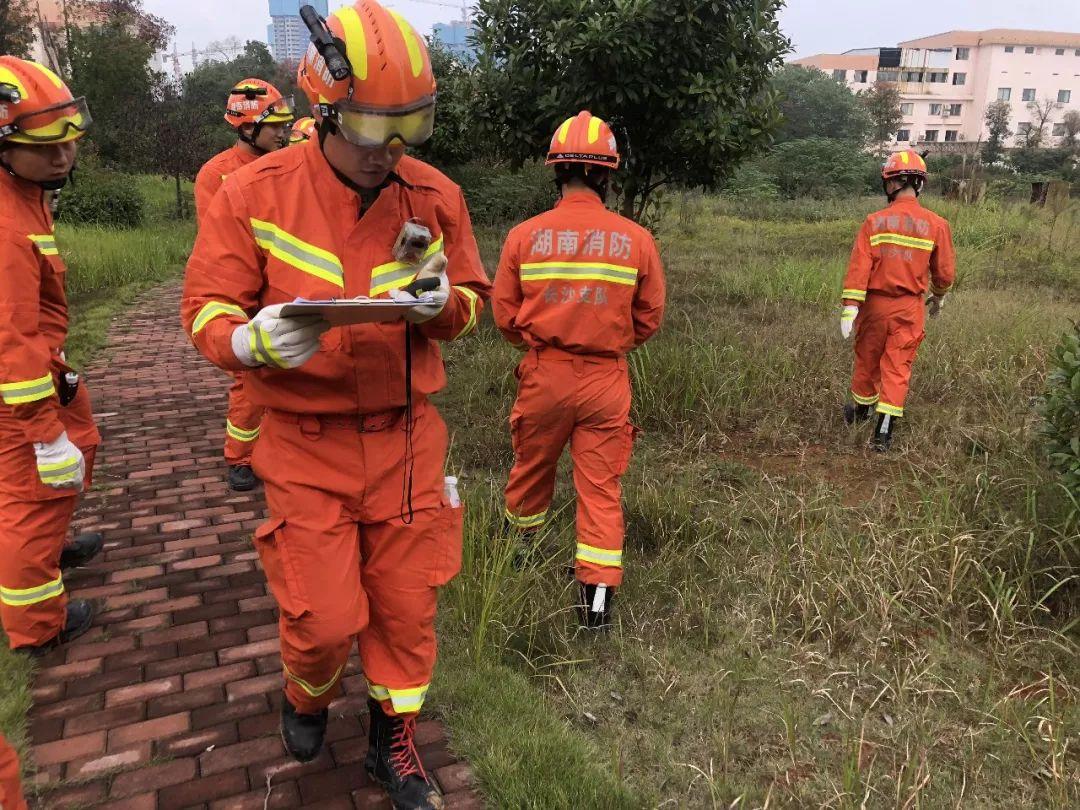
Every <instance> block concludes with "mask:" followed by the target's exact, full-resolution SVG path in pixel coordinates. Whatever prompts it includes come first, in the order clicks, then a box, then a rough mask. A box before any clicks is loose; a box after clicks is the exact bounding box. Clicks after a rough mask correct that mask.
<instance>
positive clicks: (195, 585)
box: [30, 284, 481, 810]
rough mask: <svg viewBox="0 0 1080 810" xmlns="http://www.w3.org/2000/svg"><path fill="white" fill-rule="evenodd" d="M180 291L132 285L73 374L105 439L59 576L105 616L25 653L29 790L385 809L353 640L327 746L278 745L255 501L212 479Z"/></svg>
mask: <svg viewBox="0 0 1080 810" xmlns="http://www.w3.org/2000/svg"><path fill="white" fill-rule="evenodd" d="M179 295H180V290H179V286H178V285H176V284H171V285H169V286H167V287H164V288H158V289H155V290H153V291H150V292H148V293H145V294H143V295H142V296H141V297H140V298H139V299H138V300H137V302H136V304H135V305H134V306H133V307H132V308H131V309H130V310H128V314H127V315H126V316H125V319H124V321H123V322H122V323H121V322H117V324H116V325H115V326H114V330H113V333H112V335H111V338H110V342H109V349H108V351H107V352H106V353H105V355H104V359H101V360H99V361H98V362H97V363H96V364H95V365H93V366H91V367H90V368H89V370H88V372H87V377H88V379H89V385H90V386H91V387H92V391H93V395H94V410H95V413H96V415H97V418H98V420H99V425H100V428H101V432H102V436H103V444H102V448H101V452H100V453H99V456H98V459H99V461H98V464H99V466H98V470H97V473H96V475H95V478H96V482H95V486H94V489H93V491H92V492H90V493H88V495H87V497H86V498H85V499H84V501H83V505H82V508H81V511H80V513H79V515H78V518H77V520H76V525H78V526H79V527H80V528H85V529H100V530H102V531H104V532H105V533H106V540H107V543H106V547H105V548H106V551H105V553H104V555H103V558H102V559H101V561H99V562H98V563H96V564H95V565H93V566H91V567H90V568H88V569H86V570H84V571H81V572H77V573H75V574H74V575H73V576H71V577H70V578H69V579H68V587H69V590H70V591H71V592H72V593H73V595H75V596H78V597H83V598H87V599H93V600H94V601H95V602H96V603H97V604H98V607H99V609H100V611H101V615H100V616H99V618H98V619H97V621H96V622H95V626H94V628H93V630H91V631H90V633H88V634H87V635H86V636H85V637H83V638H82V639H79V641H77V642H76V643H75V644H73V645H71V646H70V647H68V648H65V649H63V650H58V651H56V652H54V653H53V654H52V655H51V656H50V657H49V658H47V659H45V660H44V661H42V662H41V665H40V667H39V669H38V672H37V675H36V678H35V682H34V687H33V697H34V709H33V711H32V713H31V716H30V736H31V741H32V751H33V758H34V760H35V764H36V767H37V768H38V774H37V777H36V779H35V780H34V782H35V785H34V788H35V789H36V792H37V804H36V805H35V806H36V807H42V808H72V807H108V808H110V810H172V809H173V808H188V807H192V808H214V809H215V810H217V809H219V808H230V809H232V810H240V809H241V808H263V807H264V806H265V807H275V808H297V807H311V808H316V807H317V808H320V810H334V808H353V807H356V808H365V809H366V810H370V809H371V808H376V807H389V803H388V801H386V799H385V798H384V795H383V793H382V791H381V790H380V789H379V788H377V787H376V786H374V785H372V784H370V783H369V781H368V779H367V776H366V775H365V773H364V770H363V767H362V762H361V761H362V759H363V757H364V754H365V753H366V751H367V730H366V726H365V725H364V724H365V723H366V716H364V717H359V716H360V715H361V714H363V713H364V712H366V690H367V684H366V682H365V681H364V677H363V675H362V674H361V673H360V671H359V667H358V662H357V660H356V658H355V656H354V658H353V660H352V661H350V664H349V668H348V670H347V677H345V679H344V688H345V695H344V696H343V697H342V698H341V699H339V700H338V701H337V702H335V703H334V704H333V705H332V706H331V708H330V717H331V719H330V728H329V733H328V740H327V745H326V748H325V749H324V751H323V753H322V754H321V755H320V756H319V758H318V759H317V760H315V761H314V762H312V763H309V764H307V765H304V766H301V765H299V764H298V763H296V762H294V761H293V760H292V759H291V758H288V757H287V756H286V755H285V753H284V750H283V747H282V744H281V740H280V738H279V736H278V711H279V708H280V695H281V664H280V660H279V658H278V634H277V624H276V618H277V617H276V612H275V609H274V601H273V599H272V598H271V597H270V596H269V595H268V593H267V588H266V582H265V579H264V577H263V574H262V571H260V570H259V564H258V561H257V556H256V553H255V551H254V549H253V548H252V545H251V532H252V530H253V529H254V528H255V526H257V525H258V524H259V523H260V522H261V520H262V519H263V517H264V515H265V507H264V505H263V500H262V495H261V492H255V493H233V492H231V491H230V490H229V489H228V488H227V486H226V484H225V476H224V473H225V470H224V467H223V463H224V462H223V461H222V459H221V438H222V437H221V432H222V429H223V428H222V424H223V419H224V412H225V395H226V382H227V377H226V376H225V375H224V374H222V373H221V372H220V371H218V370H217V369H215V368H213V367H212V366H211V365H210V364H209V363H207V362H206V361H205V360H203V359H202V358H201V357H200V356H199V355H198V354H197V353H196V352H195V350H194V349H192V348H191V346H190V345H189V343H188V341H187V339H186V337H185V336H184V334H183V332H182V331H181V329H180V326H179V321H178V316H177V312H178V307H179ZM358 718H359V719H358ZM418 741H419V742H420V743H421V745H422V747H421V748H420V751H421V753H422V755H423V758H424V761H425V763H426V764H427V765H428V767H429V768H430V769H432V770H433V771H434V773H435V776H436V778H437V779H438V780H439V781H440V782H441V784H442V786H443V788H444V789H445V790H446V791H447V793H448V798H447V806H448V807H451V808H469V807H480V806H481V805H480V802H479V800H478V798H477V797H476V796H475V795H474V794H473V793H472V792H471V790H470V789H469V785H470V784H471V774H470V770H469V768H468V766H466V765H464V764H463V763H460V762H458V761H456V760H455V758H454V757H453V756H452V755H451V754H450V753H448V751H447V747H446V741H445V735H444V731H443V728H442V727H441V725H439V724H438V723H436V722H432V721H429V722H426V723H423V724H421V726H420V731H419V733H418ZM268 785H270V787H271V788H272V792H271V793H270V798H269V801H267V800H266V795H267V786H268Z"/></svg>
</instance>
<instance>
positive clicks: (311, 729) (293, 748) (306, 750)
mask: <svg viewBox="0 0 1080 810" xmlns="http://www.w3.org/2000/svg"><path fill="white" fill-rule="evenodd" d="M328 716H329V712H328V711H327V710H326V709H323V710H322V711H321V712H319V713H318V714H300V713H299V712H298V711H296V707H295V706H293V705H292V704H291V703H290V702H289V699H288V698H285V700H284V702H282V704H281V741H282V742H284V743H285V750H286V751H288V752H289V753H290V754H292V755H293V758H294V759H296V761H297V762H311V760H313V759H315V757H317V756H318V755H319V751H321V750H322V746H323V739H324V738H325V737H326V720H327V717H328Z"/></svg>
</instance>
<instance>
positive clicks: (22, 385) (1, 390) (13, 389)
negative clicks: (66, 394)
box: [0, 374, 56, 405]
mask: <svg viewBox="0 0 1080 810" xmlns="http://www.w3.org/2000/svg"><path fill="white" fill-rule="evenodd" d="M55 393H56V387H55V386H54V385H53V378H52V374H46V375H45V376H44V377H38V378H37V379H35V380H20V381H18V382H9V383H0V399H3V400H4V404H5V405H25V404H26V403H27V402H37V401H38V400H39V399H46V398H47V397H51V396H53V395H54V394H55Z"/></svg>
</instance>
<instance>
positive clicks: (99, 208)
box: [57, 170, 146, 228]
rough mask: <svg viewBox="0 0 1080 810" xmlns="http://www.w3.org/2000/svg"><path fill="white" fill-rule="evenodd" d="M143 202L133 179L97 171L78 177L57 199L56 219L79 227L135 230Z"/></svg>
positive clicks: (143, 216) (140, 216) (143, 209)
mask: <svg viewBox="0 0 1080 810" xmlns="http://www.w3.org/2000/svg"><path fill="white" fill-rule="evenodd" d="M145 214H146V202H145V200H143V196H142V194H141V193H140V192H139V187H138V184H137V181H136V179H135V178H134V177H132V176H131V175H127V174H120V173H119V172H109V171H104V170H96V171H92V172H90V173H89V174H88V175H80V176H79V178H78V182H76V183H73V184H71V185H69V186H68V187H67V188H66V189H64V192H63V193H62V194H61V196H60V208H59V211H58V214H57V219H58V220H60V221H61V222H67V223H75V224H80V225H109V226H112V227H115V228H137V227H139V226H140V225H142V223H143V219H144V218H145Z"/></svg>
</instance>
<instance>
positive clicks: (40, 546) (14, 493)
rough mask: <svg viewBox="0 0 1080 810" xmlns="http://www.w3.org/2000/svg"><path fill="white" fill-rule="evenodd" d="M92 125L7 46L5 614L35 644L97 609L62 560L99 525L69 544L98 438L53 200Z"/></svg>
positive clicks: (0, 434) (57, 637)
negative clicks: (76, 350)
mask: <svg viewBox="0 0 1080 810" xmlns="http://www.w3.org/2000/svg"><path fill="white" fill-rule="evenodd" d="M89 126H90V113H89V111H88V110H87V108H86V101H85V99H82V98H79V99H75V98H72V95H71V91H70V90H68V88H67V87H66V86H65V85H64V83H63V82H62V81H61V80H60V78H59V77H58V76H57V75H56V74H55V73H53V72H52V71H51V70H49V69H48V68H46V67H44V66H43V65H39V64H37V63H35V62H28V61H24V60H22V59H17V58H15V57H13V56H0V522H2V523H3V525H4V531H3V533H2V534H0V620H2V622H3V626H4V631H5V632H6V633H7V637H8V642H9V644H10V645H11V647H12V648H15V649H23V650H25V651H27V652H30V653H32V654H38V653H42V652H45V651H47V650H49V649H51V648H52V647H54V646H56V645H57V644H60V643H64V642H68V641H71V640H72V639H74V638H76V637H78V636H80V635H82V634H83V633H85V632H86V631H87V630H88V629H89V628H90V625H91V624H92V622H93V617H94V612H93V609H92V607H91V605H90V603H89V602H87V601H85V600H82V599H72V600H70V601H68V599H67V594H66V593H65V591H64V578H63V575H62V573H61V571H62V570H67V569H70V568H75V567H78V566H81V565H85V564H86V563H88V562H89V561H90V560H91V559H92V558H93V557H95V556H96V555H97V554H98V553H99V552H100V551H101V548H102V536H101V535H100V534H98V533H96V532H95V533H92V534H84V535H80V536H79V537H77V538H75V541H74V542H73V543H72V544H69V545H67V546H66V547H65V540H66V538H67V532H68V528H69V527H70V525H71V517H72V514H73V513H74V511H75V500H76V498H77V497H78V494H79V492H80V491H81V490H82V489H83V486H84V485H87V486H88V485H89V482H90V475H91V471H92V468H93V462H94V452H95V449H96V448H97V446H98V444H99V443H100V441H101V437H100V436H99V435H98V432H97V428H96V427H95V425H94V418H93V416H92V414H91V411H90V397H89V395H88V394H87V392H86V386H85V385H82V384H80V382H79V378H78V375H77V374H76V373H75V372H74V370H73V369H72V368H71V367H70V366H68V365H67V363H66V362H65V358H64V342H65V340H66V339H67V325H68V313H67V297H66V295H65V291H64V272H65V267H64V262H63V260H62V259H61V258H60V255H59V252H58V250H57V247H56V237H55V235H54V233H53V219H52V213H51V211H50V207H49V200H50V198H51V194H52V192H55V191H58V190H59V189H60V188H62V187H63V185H64V184H65V183H66V182H67V179H68V177H69V176H70V174H71V169H72V167H73V166H74V164H75V153H76V151H77V145H76V141H77V140H78V139H79V138H80V137H81V136H82V135H83V133H85V132H86V129H87V127H89Z"/></svg>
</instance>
